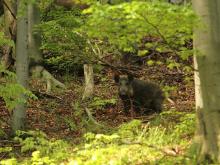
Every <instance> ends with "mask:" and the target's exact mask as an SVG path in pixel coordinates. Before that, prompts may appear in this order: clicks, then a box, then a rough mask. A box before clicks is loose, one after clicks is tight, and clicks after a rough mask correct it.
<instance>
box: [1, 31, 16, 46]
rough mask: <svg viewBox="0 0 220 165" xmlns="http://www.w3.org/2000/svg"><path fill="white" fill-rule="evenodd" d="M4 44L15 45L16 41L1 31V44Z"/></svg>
mask: <svg viewBox="0 0 220 165" xmlns="http://www.w3.org/2000/svg"><path fill="white" fill-rule="evenodd" d="M3 45H9V46H13V45H14V43H13V41H11V40H8V39H6V38H5V36H4V33H3V32H1V31H0V46H3Z"/></svg>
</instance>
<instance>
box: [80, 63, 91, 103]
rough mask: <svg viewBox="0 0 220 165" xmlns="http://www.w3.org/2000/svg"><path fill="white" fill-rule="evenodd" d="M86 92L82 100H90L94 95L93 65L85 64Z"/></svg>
mask: <svg viewBox="0 0 220 165" xmlns="http://www.w3.org/2000/svg"><path fill="white" fill-rule="evenodd" d="M84 77H85V90H84V93H83V97H82V99H83V100H85V99H89V98H91V97H92V96H93V93H94V75H93V67H92V65H91V64H84Z"/></svg>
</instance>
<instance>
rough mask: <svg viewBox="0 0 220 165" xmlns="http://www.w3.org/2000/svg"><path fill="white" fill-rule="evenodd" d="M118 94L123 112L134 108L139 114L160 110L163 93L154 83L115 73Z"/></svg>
mask: <svg viewBox="0 0 220 165" xmlns="http://www.w3.org/2000/svg"><path fill="white" fill-rule="evenodd" d="M114 79H115V82H116V83H117V84H118V92H119V96H120V98H121V99H122V102H123V105H124V111H125V113H128V112H129V110H130V109H131V110H135V111H136V112H138V113H141V114H150V113H154V112H157V113H159V112H161V111H162V103H163V100H164V95H163V92H162V90H161V89H160V88H159V86H157V85H156V84H153V83H150V82H145V81H142V80H138V79H134V78H133V76H130V75H120V76H119V75H115V77H114Z"/></svg>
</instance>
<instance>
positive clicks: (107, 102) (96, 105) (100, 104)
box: [89, 97, 117, 109]
mask: <svg viewBox="0 0 220 165" xmlns="http://www.w3.org/2000/svg"><path fill="white" fill-rule="evenodd" d="M116 102H117V100H116V99H115V98H111V99H103V98H100V97H94V98H93V100H92V102H91V103H90V104H89V106H90V107H91V108H92V109H104V108H106V107H108V106H112V105H115V104H116Z"/></svg>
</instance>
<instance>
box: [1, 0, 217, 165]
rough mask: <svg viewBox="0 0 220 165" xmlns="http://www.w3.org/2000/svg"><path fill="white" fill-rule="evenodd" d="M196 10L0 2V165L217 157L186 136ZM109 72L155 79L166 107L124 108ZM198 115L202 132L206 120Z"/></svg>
mask: <svg viewBox="0 0 220 165" xmlns="http://www.w3.org/2000/svg"><path fill="white" fill-rule="evenodd" d="M203 1H204V2H205V0H203ZM196 2H197V1H196V0H195V2H194V6H196V4H197V3H196ZM198 4H199V5H197V6H199V7H201V6H202V5H201V4H203V3H201V4H200V3H198ZM204 4H206V3H204ZM204 4H203V5H204ZM200 5H201V6H200ZM210 6H212V7H213V4H212V5H210ZM199 7H198V8H199ZM195 8H196V7H195ZM198 8H197V9H198ZM195 11H196V12H195ZM195 11H193V8H192V2H191V1H189V0H168V1H167V0H98V1H95V0H79V1H78V0H44V1H38V0H32V1H26V0H17V1H14V0H0V57H1V65H0V72H1V73H0V164H51V165H52V164H112V165H113V164H117V165H119V164H168V165H169V164H196V163H198V162H199V161H201V162H203V163H204V162H205V163H210V162H214V161H217V160H218V159H216V155H218V149H216V148H215V147H213V148H212V147H204V146H214V145H213V144H211V143H210V144H209V143H208V142H207V143H206V140H203V141H202V140H201V144H204V145H203V147H204V148H205V149H204V148H202V147H201V148H202V149H201V148H199V147H197V146H196V145H194V144H196V142H198V141H196V140H194V141H195V143H194V141H193V137H194V134H195V131H196V113H195V107H196V108H197V110H198V109H199V108H198V107H199V106H198V105H199V104H198V98H199V97H198V93H196V96H197V97H196V98H197V102H196V105H197V106H195V83H194V72H196V74H195V75H197V73H198V71H199V70H201V69H200V66H203V65H202V64H201V63H200V61H199V58H200V57H201V56H199V55H198V66H197V65H194V64H193V54H194V55H195V54H196V53H198V50H197V49H194V48H195V45H197V42H195V41H198V40H197V38H196V39H195V38H193V29H194V30H195V29H196V30H197V29H200V28H201V27H202V28H201V29H202V30H204V29H205V28H204V26H203V24H202V23H201V22H200V21H201V20H200V18H199V17H198V16H196V13H197V14H198V13H200V12H197V11H200V10H199V9H198V10H195ZM201 11H202V10H201ZM212 14H213V13H212ZM210 15H211V14H210ZM217 18H218V17H216V20H217ZM218 19H219V18H218ZM214 21H215V20H214ZM210 24H211V23H210ZM214 25H215V24H214ZM214 25H213V26H214ZM216 27H217V26H216ZM215 29H217V28H215ZM202 30H201V33H200V34H202V33H204V31H202ZM205 32H206V31H205ZM213 34H214V33H213ZM204 38H205V37H204ZM204 38H202V39H199V41H204ZM207 40H208V39H207ZM210 41H212V40H211V39H210V40H208V41H207V42H209V43H211V42H210ZM204 44H206V43H204ZM198 45H199V44H198ZM208 45H209V44H208ZM210 45H213V44H210ZM210 47H211V46H210ZM199 48H200V47H199V46H198V49H199ZM215 48H216V47H215ZM213 50H214V49H213ZM213 52H214V51H213ZM198 54H199V53H198ZM207 54H208V53H207ZM213 54H215V53H213ZM194 57H195V56H194ZM206 61H209V60H206ZM210 61H213V62H214V63H215V64H217V62H216V61H218V59H216V60H210ZM214 63H212V64H211V63H208V64H209V66H210V68H211V66H213V65H214ZM200 64H201V65H200ZM208 69H209V68H208ZM208 69H207V70H208ZM201 71H203V72H201V73H206V74H209V73H207V72H205V69H204V70H201ZM215 73H218V72H217V71H216V72H215ZM115 75H132V76H133V77H135V78H136V79H139V80H143V81H146V82H152V83H155V84H158V86H159V87H160V88H161V89H162V91H163V93H164V97H165V99H164V102H163V111H162V112H161V113H151V114H143V113H137V112H135V113H132V112H130V113H125V111H124V106H123V103H122V100H121V99H120V97H119V95H118V86H119V85H118V84H117V83H115V81H114V76H115ZM204 75H205V74H204ZM204 78H205V76H203V77H201V80H204ZM210 80H211V78H210ZM216 80H218V79H216ZM196 82H197V80H196ZM213 83H214V81H213ZM204 84H205V83H204ZM203 89H206V90H207V91H209V88H206V87H205V86H202V87H201V90H202V91H203ZM196 91H197V86H196ZM210 91H212V92H213V93H217V91H218V90H216V92H215V89H212V90H210ZM202 93H203V92H202ZM204 93H205V92H204ZM207 93H208V92H207ZM205 96H209V94H207V95H205ZM205 96H203V97H205ZM213 97H214V96H213ZM213 97H212V95H210V97H206V98H207V100H209V98H210V100H209V102H211V103H213V104H212V105H214V103H216V104H217V101H216V102H215V101H213V102H212V100H213V99H212V98H213ZM216 98H217V97H216ZM214 100H215V99H214ZM207 102H208V101H207ZM211 103H210V104H211ZM204 105H206V104H205V103H204ZM207 105H208V103H207ZM204 107H205V108H206V109H209V108H207V107H208V106H204ZM205 108H204V109H205ZM200 109H202V110H201V114H203V112H204V111H203V108H202V106H200ZM200 109H199V110H200ZM131 111H132V109H131ZM210 111H211V110H210ZM216 111H217V110H216ZM198 114H199V115H197V116H199V117H197V118H198V120H197V121H203V119H204V122H197V132H196V134H197V135H200V134H199V133H201V136H202V134H203V133H204V132H205V131H206V126H207V128H210V127H209V125H206V124H204V123H206V122H207V121H208V122H209V121H210V118H208V117H207V119H206V118H205V117H204V118H203V116H202V115H200V113H198ZM201 116H202V117H201ZM201 125H202V126H201ZM200 126H201V127H200ZM203 126H204V127H203ZM202 128H204V130H205V131H201V130H203V129H202ZM198 130H199V131H198ZM209 130H212V129H209ZM216 130H218V124H216ZM216 130H214V128H213V132H215V131H216ZM198 132H199V133H198ZM210 132H211V133H210ZM210 132H209V131H208V133H206V132H205V133H204V136H203V137H205V135H206V134H209V133H210V134H212V133H213V132H212V131H210ZM217 132H218V131H217ZM213 134H215V133H213ZM210 137H213V136H210ZM195 139H196V138H195ZM211 139H212V138H208V140H207V141H209V140H211ZM214 139H215V140H216V139H217V138H214ZM215 140H214V141H215ZM211 141H212V140H211ZM217 141H218V140H216V142H217ZM205 144H207V145H205ZM201 146H202V145H201ZM215 149H216V150H215ZM213 150H214V151H213ZM212 151H213V152H212ZM198 153H200V154H198ZM198 155H199V156H198ZM207 155H208V156H207Z"/></svg>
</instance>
